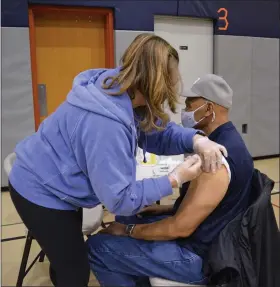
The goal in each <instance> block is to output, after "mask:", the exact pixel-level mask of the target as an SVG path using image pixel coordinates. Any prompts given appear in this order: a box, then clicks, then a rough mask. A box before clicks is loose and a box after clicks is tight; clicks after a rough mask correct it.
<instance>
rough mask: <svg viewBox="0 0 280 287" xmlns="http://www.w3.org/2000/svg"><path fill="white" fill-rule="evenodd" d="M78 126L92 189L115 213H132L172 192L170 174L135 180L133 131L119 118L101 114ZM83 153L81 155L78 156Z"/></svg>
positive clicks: (127, 214)
mask: <svg viewBox="0 0 280 287" xmlns="http://www.w3.org/2000/svg"><path fill="white" fill-rule="evenodd" d="M96 123H97V121H96V116H95V117H94V121H93V120H90V121H86V122H85V123H84V124H83V126H84V127H81V128H79V130H80V133H81V134H80V136H81V139H80V140H81V145H82V149H83V151H82V152H78V153H77V155H78V157H80V159H79V160H80V161H81V160H83V159H82V158H83V157H84V160H85V161H86V169H87V174H88V177H89V180H90V183H91V185H92V188H93V191H94V193H95V194H96V196H97V197H98V199H99V200H100V202H101V203H103V204H104V205H105V207H106V208H107V209H108V210H109V211H110V212H111V213H113V214H116V215H124V216H129V215H132V214H135V213H137V212H139V211H140V210H141V209H142V208H143V207H144V206H145V205H150V204H152V203H154V202H155V201H157V200H159V199H161V198H162V197H164V196H167V195H170V194H172V187H171V184H170V182H169V180H168V177H167V176H164V177H161V178H156V179H144V180H141V181H136V161H135V157H134V150H133V149H134V147H133V146H132V135H131V132H130V131H129V129H128V128H126V127H125V126H124V125H122V124H121V123H119V122H115V121H112V120H111V119H109V118H105V117H101V116H100V121H98V125H97V124H96ZM79 155H80V156H79Z"/></svg>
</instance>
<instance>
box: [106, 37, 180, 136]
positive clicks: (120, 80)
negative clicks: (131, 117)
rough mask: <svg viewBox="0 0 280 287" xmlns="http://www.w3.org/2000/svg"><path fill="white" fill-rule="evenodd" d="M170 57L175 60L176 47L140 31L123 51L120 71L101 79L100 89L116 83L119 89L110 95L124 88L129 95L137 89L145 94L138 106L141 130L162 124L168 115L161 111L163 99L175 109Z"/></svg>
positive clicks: (162, 126)
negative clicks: (145, 104)
mask: <svg viewBox="0 0 280 287" xmlns="http://www.w3.org/2000/svg"><path fill="white" fill-rule="evenodd" d="M172 58H173V59H174V60H175V61H176V62H178V63H179V56H178V53H177V51H176V50H175V49H174V48H173V47H172V46H171V45H170V44H169V43H168V42H167V41H165V40H164V39H162V38H161V37H159V36H156V35H154V34H148V33H144V34H140V35H139V36H137V37H136V38H135V39H134V41H133V42H132V43H131V44H130V46H129V47H128V48H127V50H126V51H125V53H124V55H123V57H122V59H121V69H120V73H119V74H118V75H117V76H115V77H108V78H106V79H105V80H104V82H103V88H104V89H111V88H112V87H114V86H116V85H119V86H120V90H119V91H118V92H117V93H114V94H111V95H121V94H123V93H124V92H126V91H127V92H128V93H129V94H130V97H131V99H133V94H134V92H135V91H137V90H138V91H139V92H140V93H141V94H142V95H143V96H144V97H145V99H146V101H147V106H145V107H140V108H139V109H138V111H139V110H140V111H141V114H140V116H141V119H142V120H141V122H140V126H141V129H142V130H144V131H151V130H153V129H157V130H159V129H162V128H164V127H165V126H166V124H167V122H168V121H169V116H168V114H167V113H166V112H165V111H164V103H166V102H167V104H168V106H169V108H170V110H171V111H172V112H173V113H175V112H176V103H177V101H178V85H177V83H174V79H172V71H171V68H170V60H171V59H172ZM178 75H179V73H178ZM178 80H179V79H178ZM157 120H160V121H161V125H160V126H158V125H157V124H156V121H157Z"/></svg>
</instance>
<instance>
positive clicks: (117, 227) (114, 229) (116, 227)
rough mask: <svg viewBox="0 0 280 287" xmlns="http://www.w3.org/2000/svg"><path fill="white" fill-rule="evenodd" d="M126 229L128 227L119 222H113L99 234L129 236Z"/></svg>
mask: <svg viewBox="0 0 280 287" xmlns="http://www.w3.org/2000/svg"><path fill="white" fill-rule="evenodd" d="M125 229H126V225H124V224H121V223H118V222H113V223H111V224H110V225H109V226H108V227H107V228H104V229H101V230H100V231H99V233H106V234H111V235H116V236H127V234H126V233H125Z"/></svg>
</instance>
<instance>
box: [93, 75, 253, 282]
mask: <svg viewBox="0 0 280 287" xmlns="http://www.w3.org/2000/svg"><path fill="white" fill-rule="evenodd" d="M186 97H187V98H186V109H185V110H183V111H182V124H183V125H184V126H185V127H186V128H188V127H196V128H197V129H201V130H202V131H204V133H205V134H206V135H207V136H208V137H209V138H210V139H211V140H212V141H215V142H217V143H219V144H221V145H224V146H225V147H226V149H227V151H228V157H227V158H226V159H225V160H224V165H223V167H222V168H221V169H220V170H218V171H217V172H216V173H205V172H202V173H201V175H200V176H199V177H198V178H197V179H195V180H193V181H192V182H190V183H188V184H185V185H184V186H183V188H182V189H181V194H180V197H179V198H178V199H177V201H176V203H175V205H174V206H152V207H148V208H146V210H145V212H146V213H143V214H141V215H142V216H141V218H140V216H139V215H137V216H132V217H127V218H123V217H119V220H118V221H119V222H118V223H113V224H112V225H110V226H109V227H108V228H107V229H104V230H102V231H101V233H99V234H97V235H95V236H92V237H91V238H90V239H89V240H88V245H89V260H90V264H91V269H92V271H93V272H94V274H95V275H96V277H97V279H98V280H99V282H100V284H101V286H135V285H136V282H137V280H140V279H143V280H144V278H146V279H145V280H147V279H148V277H161V278H165V279H168V280H172V281H179V282H183V283H190V284H191V283H192V284H199V283H205V280H206V279H205V278H204V275H203V272H202V265H203V259H204V258H206V256H207V251H208V249H209V247H210V244H211V242H212V241H213V240H214V239H215V238H216V237H217V236H218V234H219V233H220V231H221V230H222V229H223V228H224V227H225V226H226V225H227V224H228V223H229V222H230V221H231V220H232V219H233V218H234V217H235V216H236V215H237V214H239V213H240V212H242V211H244V210H245V209H246V208H247V206H248V199H249V196H250V181H251V178H252V174H253V161H252V158H251V156H250V154H249V152H248V150H247V148H246V146H245V143H244V142H243V140H242V138H241V136H240V135H239V133H238V131H237V130H236V128H235V127H234V125H233V124H232V123H231V122H230V121H229V119H228V113H229V108H230V107H231V104H232V90H231V88H230V87H229V85H228V84H227V83H226V81H225V80H224V79H223V78H221V77H219V76H216V75H206V76H204V77H202V78H200V79H198V80H197V81H196V82H195V83H194V84H193V86H192V88H191V90H190V91H188V92H187V93H186ZM203 160H207V159H203ZM148 211H150V212H152V213H150V215H147V212H148ZM120 222H121V223H120Z"/></svg>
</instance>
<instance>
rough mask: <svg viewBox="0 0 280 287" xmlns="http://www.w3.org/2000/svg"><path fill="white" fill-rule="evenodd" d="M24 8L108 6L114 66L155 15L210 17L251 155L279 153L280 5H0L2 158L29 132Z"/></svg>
mask: <svg viewBox="0 0 280 287" xmlns="http://www.w3.org/2000/svg"><path fill="white" fill-rule="evenodd" d="M28 4H45V5H68V6H91V7H110V8H112V9H113V10H114V18H115V22H114V27H115V59H116V64H118V62H119V59H120V57H121V54H122V53H123V51H124V50H125V49H126V47H127V46H128V45H129V44H130V42H131V41H132V40H133V39H134V38H135V36H137V35H138V34H140V33H141V32H143V31H145V32H147V31H149V32H151V33H152V32H153V30H154V15H171V16H192V17H201V18H212V19H214V23H215V29H214V31H215V32H214V33H215V45H214V72H215V73H217V74H219V75H222V76H223V77H224V78H225V79H226V80H227V81H228V82H229V84H230V85H231V86H232V88H233V91H234V106H233V109H232V113H231V118H232V120H233V122H234V123H235V124H236V125H237V127H238V129H239V130H240V131H241V130H242V128H245V126H244V125H247V130H248V132H247V134H246V135H244V136H245V137H246V142H247V143H248V147H249V149H250V151H251V153H252V155H253V156H266V155H273V154H279V37H280V25H279V19H280V11H279V9H280V4H279V1H277V0H266V1H262V0H255V1H254V0H249V1H245V0H243V1H235V0H231V1H222V0H218V1H193V0H191V1H180V0H153V1H146V0H138V1H137V0H131V1H123V0H115V1H107V0H104V1H91V0H87V1H86V0H79V1H78V0H65V1H64V0H57V1H54V0H30V1H27V0H2V11H1V16H2V17H1V21H2V25H1V26H2V27H1V32H2V67H1V72H2V135H3V136H2V161H3V159H4V157H5V156H6V155H7V154H9V153H10V152H12V151H13V149H14V146H15V145H16V143H17V142H18V141H19V140H21V139H23V138H24V137H25V136H27V135H29V134H32V132H33V131H34V113H33V98H32V85H31V69H30V51H29V29H28ZM220 8H224V9H221V10H220V12H219V13H218V11H219V9H220ZM226 11H227V14H228V15H227V17H226V20H227V21H228V27H227V29H226V30H223V29H224V28H225V26H226V20H225V12H226ZM186 37H187V36H186ZM190 72H191V71H190ZM5 185H7V178H6V177H5V175H4V173H3V172H2V186H5Z"/></svg>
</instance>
